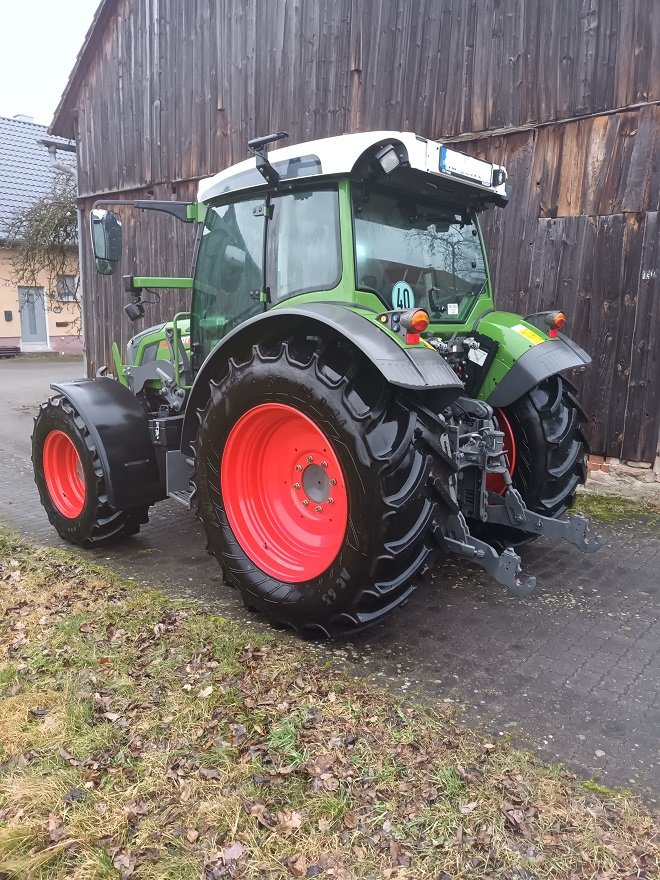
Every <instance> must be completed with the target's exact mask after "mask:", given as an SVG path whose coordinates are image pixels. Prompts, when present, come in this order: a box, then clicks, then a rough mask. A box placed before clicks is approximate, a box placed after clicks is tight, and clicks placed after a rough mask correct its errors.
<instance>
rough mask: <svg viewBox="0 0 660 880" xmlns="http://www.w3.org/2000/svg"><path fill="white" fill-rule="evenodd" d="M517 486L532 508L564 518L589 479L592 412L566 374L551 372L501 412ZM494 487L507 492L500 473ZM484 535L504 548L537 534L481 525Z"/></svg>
mask: <svg viewBox="0 0 660 880" xmlns="http://www.w3.org/2000/svg"><path fill="white" fill-rule="evenodd" d="M495 417H496V418H497V420H498V424H499V427H500V430H502V431H503V432H504V445H505V449H506V451H507V455H508V459H509V467H510V470H511V477H512V482H513V485H514V488H516V489H517V490H518V492H520V494H521V495H522V498H523V501H524V502H525V504H526V505H527V507H528V508H529V509H530V510H533V511H535V512H536V513H540V514H542V515H543V516H548V517H552V518H555V519H558V518H559V517H561V516H562V514H564V513H565V512H566V510H568V508H570V507H572V506H573V503H574V501H575V494H576V489H577V487H578V486H579V485H580V484H581V483H584V481H585V479H586V475H587V473H586V461H585V457H586V454H587V452H588V451H589V449H588V445H587V441H586V439H585V437H584V434H583V430H582V429H583V425H584V423H585V421H586V414H585V412H584V410H583V409H582V407H581V406H580V404H579V403H578V400H577V398H576V396H575V389H574V387H573V386H572V385H571V383H570V382H569V381H568V380H567V379H564V378H563V377H562V376H559V375H555V376H549V377H548V378H547V379H544V380H543V381H542V382H539V384H538V385H536V386H535V387H534V388H532V389H531V391H528V392H527V394H524V395H523V396H522V397H520V398H519V399H518V400H516V401H515V402H514V403H512V404H511V405H510V406H507V407H505V408H504V409H501V410H498V409H496V410H495ZM488 488H489V489H490V490H491V491H495V492H498V494H501V493H502V492H503V491H504V482H503V481H502V480H501V478H500V477H499V476H497V475H493V476H491V477H489V479H488ZM480 534H482V535H483V536H484V537H486V539H487V540H490V541H494V542H495V543H497V544H498V545H499V546H501V547H503V546H506V545H512V544H513V545H515V544H520V543H521V541H526V540H531V539H532V538H533V537H536V536H532V535H526V534H525V533H524V532H520V531H517V530H516V529H509V528H507V527H505V526H500V525H494V524H493V525H481V526H480Z"/></svg>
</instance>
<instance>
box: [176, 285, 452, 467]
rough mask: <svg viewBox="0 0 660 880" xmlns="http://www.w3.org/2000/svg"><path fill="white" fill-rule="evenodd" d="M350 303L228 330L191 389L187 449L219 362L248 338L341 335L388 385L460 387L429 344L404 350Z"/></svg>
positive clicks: (265, 316) (294, 311)
mask: <svg viewBox="0 0 660 880" xmlns="http://www.w3.org/2000/svg"><path fill="white" fill-rule="evenodd" d="M350 305H351V304H346V305H343V304H339V303H324V302H321V303H317V302H312V303H305V305H300V306H291V307H289V308H278V309H272V310H271V311H268V312H264V313H262V314H260V315H257V316H256V317H254V318H250V319H249V320H248V321H245V322H244V323H242V324H241V325H240V327H237V328H236V329H235V330H232V331H231V333H228V334H227V336H225V337H224V339H222V340H221V341H220V342H219V343H218V345H216V347H215V348H214V349H213V351H212V352H211V353H210V354H209V356H208V357H207V358H206V360H205V361H204V363H203V364H202V366H201V368H200V370H199V372H198V373H197V376H196V377H195V382H194V384H193V387H192V389H191V391H190V396H189V397H188V402H187V405H186V414H185V418H184V422H183V433H182V436H181V449H182V450H183V451H184V452H185V451H187V450H188V448H189V447H190V444H191V443H192V441H193V440H194V438H195V436H196V434H197V427H198V424H199V420H198V415H197V414H198V411H199V410H200V409H202V408H203V407H204V406H205V405H206V402H207V401H208V398H209V394H210V390H209V381H210V380H211V379H212V378H214V376H215V375H216V372H217V365H218V363H219V362H224V363H226V362H227V361H229V359H230V358H231V357H232V356H233V355H234V353H235V352H237V351H238V350H239V349H244V347H245V344H246V342H247V343H248V344H253V343H255V342H257V341H259V342H269V341H275V340H277V339H284V338H285V337H287V336H291V335H292V334H296V333H303V334H305V335H319V336H328V335H333V336H334V337H335V338H337V337H340V338H341V337H343V338H344V339H346V340H347V341H348V342H350V343H351V344H352V345H354V346H355V347H356V348H357V349H359V351H361V352H362V354H363V355H364V356H365V357H367V358H368V359H369V360H370V361H371V362H372V363H373V364H374V366H375V367H376V368H377V369H378V370H379V371H380V372H381V373H382V375H383V377H384V378H385V379H386V380H387V381H388V382H390V383H391V384H392V385H396V386H398V387H399V388H406V389H409V390H415V391H430V390H444V391H446V392H447V395H446V396H447V403H446V404H445V405H448V404H449V403H451V402H452V401H453V400H454V399H455V398H456V397H458V395H459V394H461V393H462V391H463V383H462V382H461V380H460V379H459V378H458V376H457V375H456V373H455V372H454V371H453V370H452V368H451V367H450V366H449V365H448V364H447V363H446V362H445V360H444V359H443V358H442V357H440V355H439V354H438V353H437V352H436V351H433V350H431V349H429V348H426V347H420V348H402V347H401V346H400V345H399V344H398V343H397V342H396V340H394V339H392V337H391V336H389V334H388V333H386V332H385V331H384V330H381V329H380V327H378V326H377V325H376V324H374V323H373V321H370V320H369V319H368V318H365V317H362V315H360V314H358V313H356V312H353V311H351V310H350V307H349V306H350Z"/></svg>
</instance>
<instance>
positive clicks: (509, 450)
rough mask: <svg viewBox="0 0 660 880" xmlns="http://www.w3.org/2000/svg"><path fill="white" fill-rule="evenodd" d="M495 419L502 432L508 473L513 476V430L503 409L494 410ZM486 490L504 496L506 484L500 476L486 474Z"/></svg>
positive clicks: (514, 455) (514, 448)
mask: <svg viewBox="0 0 660 880" xmlns="http://www.w3.org/2000/svg"><path fill="white" fill-rule="evenodd" d="M495 418H496V419H497V424H498V425H499V426H500V431H503V432H504V451H505V452H506V458H507V461H508V462H509V473H510V474H511V476H513V471H514V470H515V467H516V438H515V437H514V436H513V430H512V429H511V425H510V423H509V420H508V419H507V417H506V416H505V414H504V410H503V409H496V410H495ZM486 488H487V489H488V491H489V492H496V493H497V494H498V495H504V492H505V491H506V483H505V482H504V479H503V478H502V477H501V476H500V474H488V475H487V476H486Z"/></svg>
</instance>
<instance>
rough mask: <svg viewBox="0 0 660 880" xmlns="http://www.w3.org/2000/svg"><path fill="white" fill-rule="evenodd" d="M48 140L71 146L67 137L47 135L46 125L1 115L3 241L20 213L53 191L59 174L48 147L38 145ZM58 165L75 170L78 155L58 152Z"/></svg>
mask: <svg viewBox="0 0 660 880" xmlns="http://www.w3.org/2000/svg"><path fill="white" fill-rule="evenodd" d="M43 138H47V139H48V140H49V141H52V142H55V143H61V144H70V143H71V141H68V140H66V139H65V138H58V137H54V136H53V135H49V134H48V129H47V127H46V126H45V125H37V124H36V123H34V122H22V121H21V120H20V119H7V118H6V117H4V116H0V238H2V237H3V236H4V235H6V233H7V227H8V225H9V224H10V223H11V221H12V220H13V218H14V217H15V216H16V214H17V213H18V212H20V211H23V210H24V209H25V208H28V207H30V206H31V205H33V204H34V203H35V202H37V201H39V199H41V198H43V197H44V196H45V195H47V194H48V193H49V192H50V191H51V190H52V188H53V183H54V182H55V178H56V176H57V172H56V171H55V169H54V168H53V167H52V164H51V159H50V156H49V154H48V148H47V147H45V146H44V145H43V144H39V143H37V142H38V141H39V140H41V139H43ZM57 160H58V162H62V163H63V164H65V165H70V166H71V167H75V164H76V157H75V153H71V152H64V151H62V150H59V151H58V152H57Z"/></svg>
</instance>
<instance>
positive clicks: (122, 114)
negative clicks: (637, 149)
mask: <svg viewBox="0 0 660 880" xmlns="http://www.w3.org/2000/svg"><path fill="white" fill-rule="evenodd" d="M657 13H658V6H657V0H625V2H624V0H552V2H544V0H416V2H410V0H268V2H264V0H186V2H181V0H118V2H117V12H116V14H115V17H114V19H113V20H112V21H111V23H110V25H109V26H108V27H107V28H106V30H105V33H104V34H103V35H102V39H101V42H100V45H99V46H98V48H97V49H96V51H95V54H94V55H93V57H92V59H91V61H90V63H89V66H88V68H87V71H86V76H85V80H84V82H83V85H82V88H81V89H80V92H79V94H78V96H77V99H76V108H77V114H78V116H77V133H76V134H77V144H78V162H79V168H80V193H81V195H89V194H92V193H98V192H106V191H108V190H122V189H130V188H136V187H141V186H144V185H145V184H154V183H158V182H166V181H178V180H183V181H186V180H189V179H191V178H197V177H200V176H204V175H207V174H211V173H213V172H215V171H217V170H218V169H219V168H221V167H224V166H225V165H227V164H229V163H231V162H236V161H238V160H239V159H242V158H244V157H245V156H246V155H247V151H246V146H245V144H246V141H247V139H248V137H250V136H254V135H255V134H256V133H263V132H266V131H277V130H280V129H285V130H287V131H288V132H289V133H290V135H291V140H292V142H295V141H296V140H309V139H311V138H314V137H325V136H328V135H331V134H341V133H342V132H345V131H354V130H358V129H362V130H370V129H379V128H381V129H382V128H394V129H404V130H410V129H412V130H415V131H418V132H420V133H421V134H424V135H426V136H429V137H449V136H452V135H457V134H461V133H464V132H486V131H492V130H495V129H498V128H502V127H511V126H519V125H522V124H525V123H539V122H549V121H553V120H558V119H565V118H568V117H572V116H582V115H585V114H591V113H597V112H599V111H603V110H610V109H612V108H617V107H623V106H627V105H629V104H634V103H636V102H647V101H654V100H660V16H659V15H658V14H657Z"/></svg>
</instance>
